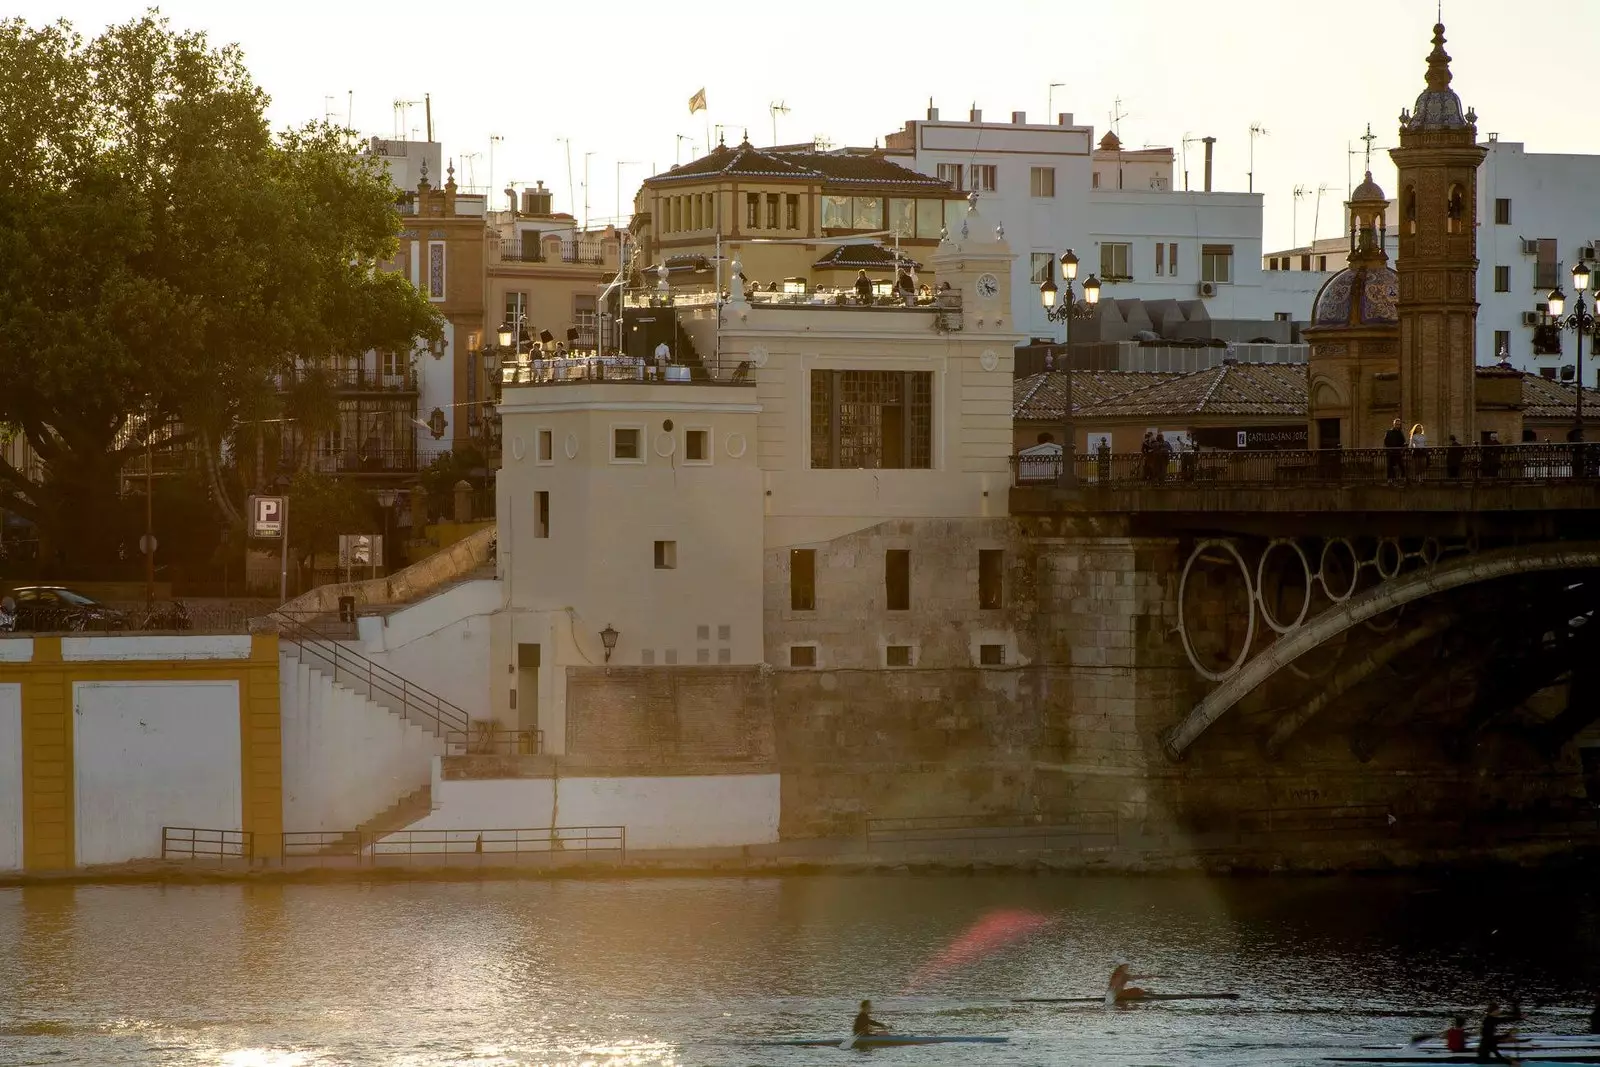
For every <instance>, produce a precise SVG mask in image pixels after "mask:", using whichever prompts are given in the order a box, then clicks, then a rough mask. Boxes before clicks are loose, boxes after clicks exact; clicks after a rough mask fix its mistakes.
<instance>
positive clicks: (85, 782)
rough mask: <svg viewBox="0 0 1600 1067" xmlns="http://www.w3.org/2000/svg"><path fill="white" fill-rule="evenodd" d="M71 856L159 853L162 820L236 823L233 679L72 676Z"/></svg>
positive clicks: (94, 858) (219, 826)
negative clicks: (78, 679)
mask: <svg viewBox="0 0 1600 1067" xmlns="http://www.w3.org/2000/svg"><path fill="white" fill-rule="evenodd" d="M73 712H74V715H75V716H76V718H75V720H74V722H73V731H72V734H73V745H72V749H73V764H74V772H75V791H76V800H75V805H74V813H75V818H74V822H75V824H76V828H77V862H78V864H79V865H86V864H93V863H121V862H125V861H127V860H136V859H147V858H156V857H159V856H160V855H161V828H162V827H163V826H194V827H204V828H206V829H215V830H238V829H240V828H241V823H240V820H241V817H242V816H241V788H240V782H239V777H240V765H239V763H240V749H239V683H238V682H234V681H225V682H224V681H219V682H76V683H74V684H73Z"/></svg>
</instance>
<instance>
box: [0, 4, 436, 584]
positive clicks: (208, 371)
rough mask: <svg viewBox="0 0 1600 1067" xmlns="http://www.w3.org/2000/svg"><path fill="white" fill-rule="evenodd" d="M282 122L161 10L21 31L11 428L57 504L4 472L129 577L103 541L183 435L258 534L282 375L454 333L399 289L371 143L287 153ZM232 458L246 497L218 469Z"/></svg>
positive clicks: (8, 39) (0, 131)
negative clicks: (125, 471) (86, 35)
mask: <svg viewBox="0 0 1600 1067" xmlns="http://www.w3.org/2000/svg"><path fill="white" fill-rule="evenodd" d="M266 102H267V98H266V95H265V94H264V93H263V92H262V90H261V89H259V88H258V87H257V86H255V85H254V84H253V83H252V81H251V80H250V76H249V73H248V72H247V71H246V69H245V67H244V63H243V59H242V56H241V54H240V52H239V50H238V49H237V47H233V46H229V47H225V48H213V47H211V46H210V45H209V44H208V43H207V41H206V38H205V36H204V35H203V34H198V33H180V32H176V31H173V30H172V29H171V28H170V27H169V25H168V23H167V21H166V20H165V19H162V18H160V17H159V15H158V14H157V13H155V12H154V11H151V12H150V13H148V14H146V15H145V16H143V17H142V18H138V19H134V20H133V21H130V22H128V23H126V24H123V25H120V26H113V27H110V28H108V29H107V30H106V31H105V32H104V33H102V34H101V35H100V36H98V37H96V38H94V39H93V40H89V41H85V40H84V39H83V38H82V37H81V36H79V35H78V34H77V33H76V32H75V31H74V30H73V29H72V27H71V26H70V24H68V23H66V22H58V23H55V24H53V25H49V26H44V27H40V28H33V27H30V26H28V25H27V24H26V23H25V22H23V21H22V20H20V19H10V20H5V21H0V159H4V160H5V161H6V163H5V169H6V174H5V176H4V177H5V182H4V184H3V185H0V423H5V424H9V425H13V426H15V427H17V428H18V429H19V431H20V432H21V433H23V434H25V435H26V437H27V439H28V441H29V443H30V444H31V445H32V446H33V449H34V451H35V452H36V453H37V454H38V455H39V457H40V458H41V460H42V461H43V464H44V469H45V476H44V479H43V481H42V482H37V483H36V482H33V481H30V480H29V479H28V478H27V477H26V476H25V475H24V472H21V471H18V470H16V469H14V468H12V467H11V466H10V465H9V464H6V463H5V462H4V461H3V459H0V508H3V509H6V510H11V511H16V512H18V513H19V514H21V515H23V516H25V517H26V518H29V519H32V520H33V521H34V522H36V523H37V524H38V525H39V527H40V529H41V533H42V536H43V537H44V539H45V540H46V541H47V543H50V544H52V545H54V546H55V547H56V550H57V551H58V552H60V553H63V554H66V553H71V554H73V555H74V557H75V558H79V559H82V558H85V557H87V558H101V559H109V558H110V557H111V554H112V553H113V552H114V543H113V541H112V540H111V539H110V538H109V537H108V536H107V533H108V531H106V530H105V529H104V528H103V527H102V526H101V525H100V524H97V523H95V522H93V521H86V520H91V519H92V517H93V516H94V515H95V514H96V511H97V509H99V508H101V507H105V506H107V505H108V504H110V503H111V502H113V501H115V500H116V498H117V494H118V490H119V484H118V481H119V475H120V471H121V468H122V465H123V462H124V460H125V459H126V458H127V457H128V456H129V455H130V454H131V453H134V452H136V451H138V450H140V449H141V448H142V447H143V444H144V439H145V436H146V435H147V434H148V433H150V432H153V428H154V427H156V426H159V425H161V424H162V423H163V422H164V421H165V420H167V419H168V418H172V417H177V418H179V419H180V420H181V421H182V425H183V426H184V427H185V431H186V433H187V434H188V435H190V437H191V439H193V440H194V441H196V442H197V443H198V447H200V448H201V450H202V451H203V454H204V455H205V457H206V459H207V462H208V467H209V470H208V474H209V483H210V485H211V491H212V496H213V500H214V502H215V504H216V505H217V507H218V508H219V509H220V510H221V512H222V513H223V515H224V517H225V518H226V519H227V520H228V521H230V522H238V521H239V520H240V516H239V508H238V501H237V499H236V498H235V494H236V493H238V492H241V491H243V490H246V489H248V488H251V487H255V486H256V485H257V483H259V482H260V480H261V479H262V478H263V477H264V469H263V464H262V463H261V462H260V454H261V451H262V442H263V440H264V438H263V435H262V432H261V429H260V425H259V424H260V423H262V422H263V421H264V416H265V417H268V418H270V415H266V413H265V412H264V411H263V403H262V401H263V399H264V396H265V395H266V391H267V390H270V387H271V382H272V380H273V376H274V375H277V374H281V373H284V372H285V371H286V370H288V369H289V368H290V366H291V365H292V364H293V363H295V362H296V361H297V360H302V361H309V362H310V363H313V364H316V363H321V362H327V361H331V360H334V359H338V358H340V357H347V356H357V355H360V354H362V353H364V352H366V351H368V350H371V349H374V348H378V349H399V350H410V349H411V348H412V347H413V346H414V345H415V344H416V343H417V342H418V340H419V339H422V340H433V339H436V338H438V337H439V336H440V335H441V320H440V318H439V316H438V314H437V313H436V312H435V311H434V310H433V309H432V308H431V307H430V306H429V305H428V303H427V301H426V300H425V299H424V298H423V297H422V295H421V294H419V293H418V292H416V291H415V289H414V288H413V287H412V286H411V285H410V284H409V282H407V281H406V279H404V278H403V277H401V276H400V275H399V274H398V273H395V272H386V271H382V270H379V269H378V267H379V265H380V264H381V263H382V262H383V261H384V260H387V259H391V258H393V256H394V254H395V249H396V235H397V233H398V231H399V227H400V220H399V215H398V213H397V211H396V208H395V204H394V190H393V188H392V187H391V186H390V184H389V179H388V176H387V174H386V173H385V172H384V171H383V170H382V169H381V168H379V167H376V166H374V165H372V164H371V163H370V162H369V161H368V160H366V159H365V158H363V157H362V155H361V154H360V152H359V150H358V148H357V145H356V142H355V140H354V137H353V135H351V134H350V133H349V132H348V131H345V130H340V129H336V128H334V127H332V126H330V125H327V124H325V123H324V124H314V125H310V126H307V127H304V128H301V129H295V130H288V131H284V132H282V133H278V134H273V133H272V132H271V131H270V130H269V129H268V126H267V123H266V119H265V106H266ZM250 422H254V423H256V425H255V426H253V427H251V426H247V425H246V423H250ZM230 445H231V446H232V447H233V449H234V456H235V459H236V460H237V461H238V465H239V469H240V470H241V472H242V475H241V484H240V485H237V486H233V487H227V486H225V485H224V483H223V481H222V480H221V478H220V477H219V472H218V470H217V461H218V458H219V456H220V455H221V454H222V452H223V449H224V448H225V447H228V446H230ZM241 446H242V447H244V448H248V449H250V450H251V451H252V452H254V453H255V457H254V460H253V461H252V460H251V459H250V457H248V456H241V455H240V454H239V449H240V447H241ZM244 472H247V473H244Z"/></svg>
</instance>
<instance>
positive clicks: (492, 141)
mask: <svg viewBox="0 0 1600 1067" xmlns="http://www.w3.org/2000/svg"><path fill="white" fill-rule="evenodd" d="M504 140H505V138H504V137H501V136H500V135H499V134H498V133H491V134H490V135H489V195H490V196H493V195H494V146H495V145H497V144H499V143H500V142H501V141H504Z"/></svg>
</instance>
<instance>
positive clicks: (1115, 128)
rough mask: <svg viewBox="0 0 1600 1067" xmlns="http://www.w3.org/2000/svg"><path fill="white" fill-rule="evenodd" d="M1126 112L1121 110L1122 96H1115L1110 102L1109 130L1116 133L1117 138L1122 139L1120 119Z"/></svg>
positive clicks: (1126, 115) (1126, 114)
mask: <svg viewBox="0 0 1600 1067" xmlns="http://www.w3.org/2000/svg"><path fill="white" fill-rule="evenodd" d="M1127 117H1128V113H1127V112H1126V111H1124V110H1122V97H1120V96H1119V97H1117V98H1116V99H1115V100H1113V101H1112V102H1111V132H1112V133H1114V134H1116V135H1117V140H1119V141H1120V140H1122V120H1123V119H1125V118H1127Z"/></svg>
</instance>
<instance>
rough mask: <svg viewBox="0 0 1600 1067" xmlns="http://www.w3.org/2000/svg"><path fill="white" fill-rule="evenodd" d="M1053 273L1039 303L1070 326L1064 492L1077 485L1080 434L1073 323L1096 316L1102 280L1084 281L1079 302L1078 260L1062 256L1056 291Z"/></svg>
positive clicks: (1065, 354)
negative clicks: (1076, 413) (1076, 456)
mask: <svg viewBox="0 0 1600 1067" xmlns="http://www.w3.org/2000/svg"><path fill="white" fill-rule="evenodd" d="M1054 274H1055V270H1054V268H1053V267H1052V268H1050V269H1049V271H1048V273H1046V275H1045V279H1044V281H1043V282H1042V283H1040V285H1039V303H1041V304H1043V305H1044V314H1045V318H1047V319H1049V320H1050V321H1051V322H1064V323H1066V325H1067V337H1066V343H1065V344H1064V345H1063V346H1062V353H1061V370H1062V373H1063V375H1064V376H1065V377H1064V379H1063V380H1064V382H1065V386H1064V388H1063V389H1062V392H1063V393H1064V394H1065V396H1064V399H1063V401H1062V405H1061V407H1062V411H1061V436H1062V440H1061V474H1060V477H1059V479H1058V481H1057V484H1058V485H1060V486H1061V487H1062V488H1063V489H1071V488H1074V487H1076V486H1077V484H1078V472H1077V468H1076V465H1075V463H1074V456H1073V450H1074V448H1075V446H1076V436H1077V435H1076V432H1075V431H1074V430H1073V427H1072V320H1073V319H1087V318H1089V317H1090V316H1092V315H1093V314H1094V313H1095V305H1097V304H1099V303H1100V279H1099V278H1096V277H1095V276H1094V275H1093V274H1091V275H1089V277H1087V278H1086V279H1084V282H1083V300H1082V301H1081V302H1080V301H1079V300H1078V296H1077V293H1075V292H1074V291H1073V288H1072V283H1073V280H1074V279H1076V278H1077V277H1078V257H1077V255H1075V254H1074V253H1073V251H1072V249H1070V248H1069V249H1067V250H1066V251H1065V252H1063V253H1061V281H1062V284H1061V288H1059V289H1058V288H1056V283H1055V278H1054V277H1053V275H1054ZM1058 297H1059V298H1060V301H1059V303H1058V302H1057V298H1058Z"/></svg>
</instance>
